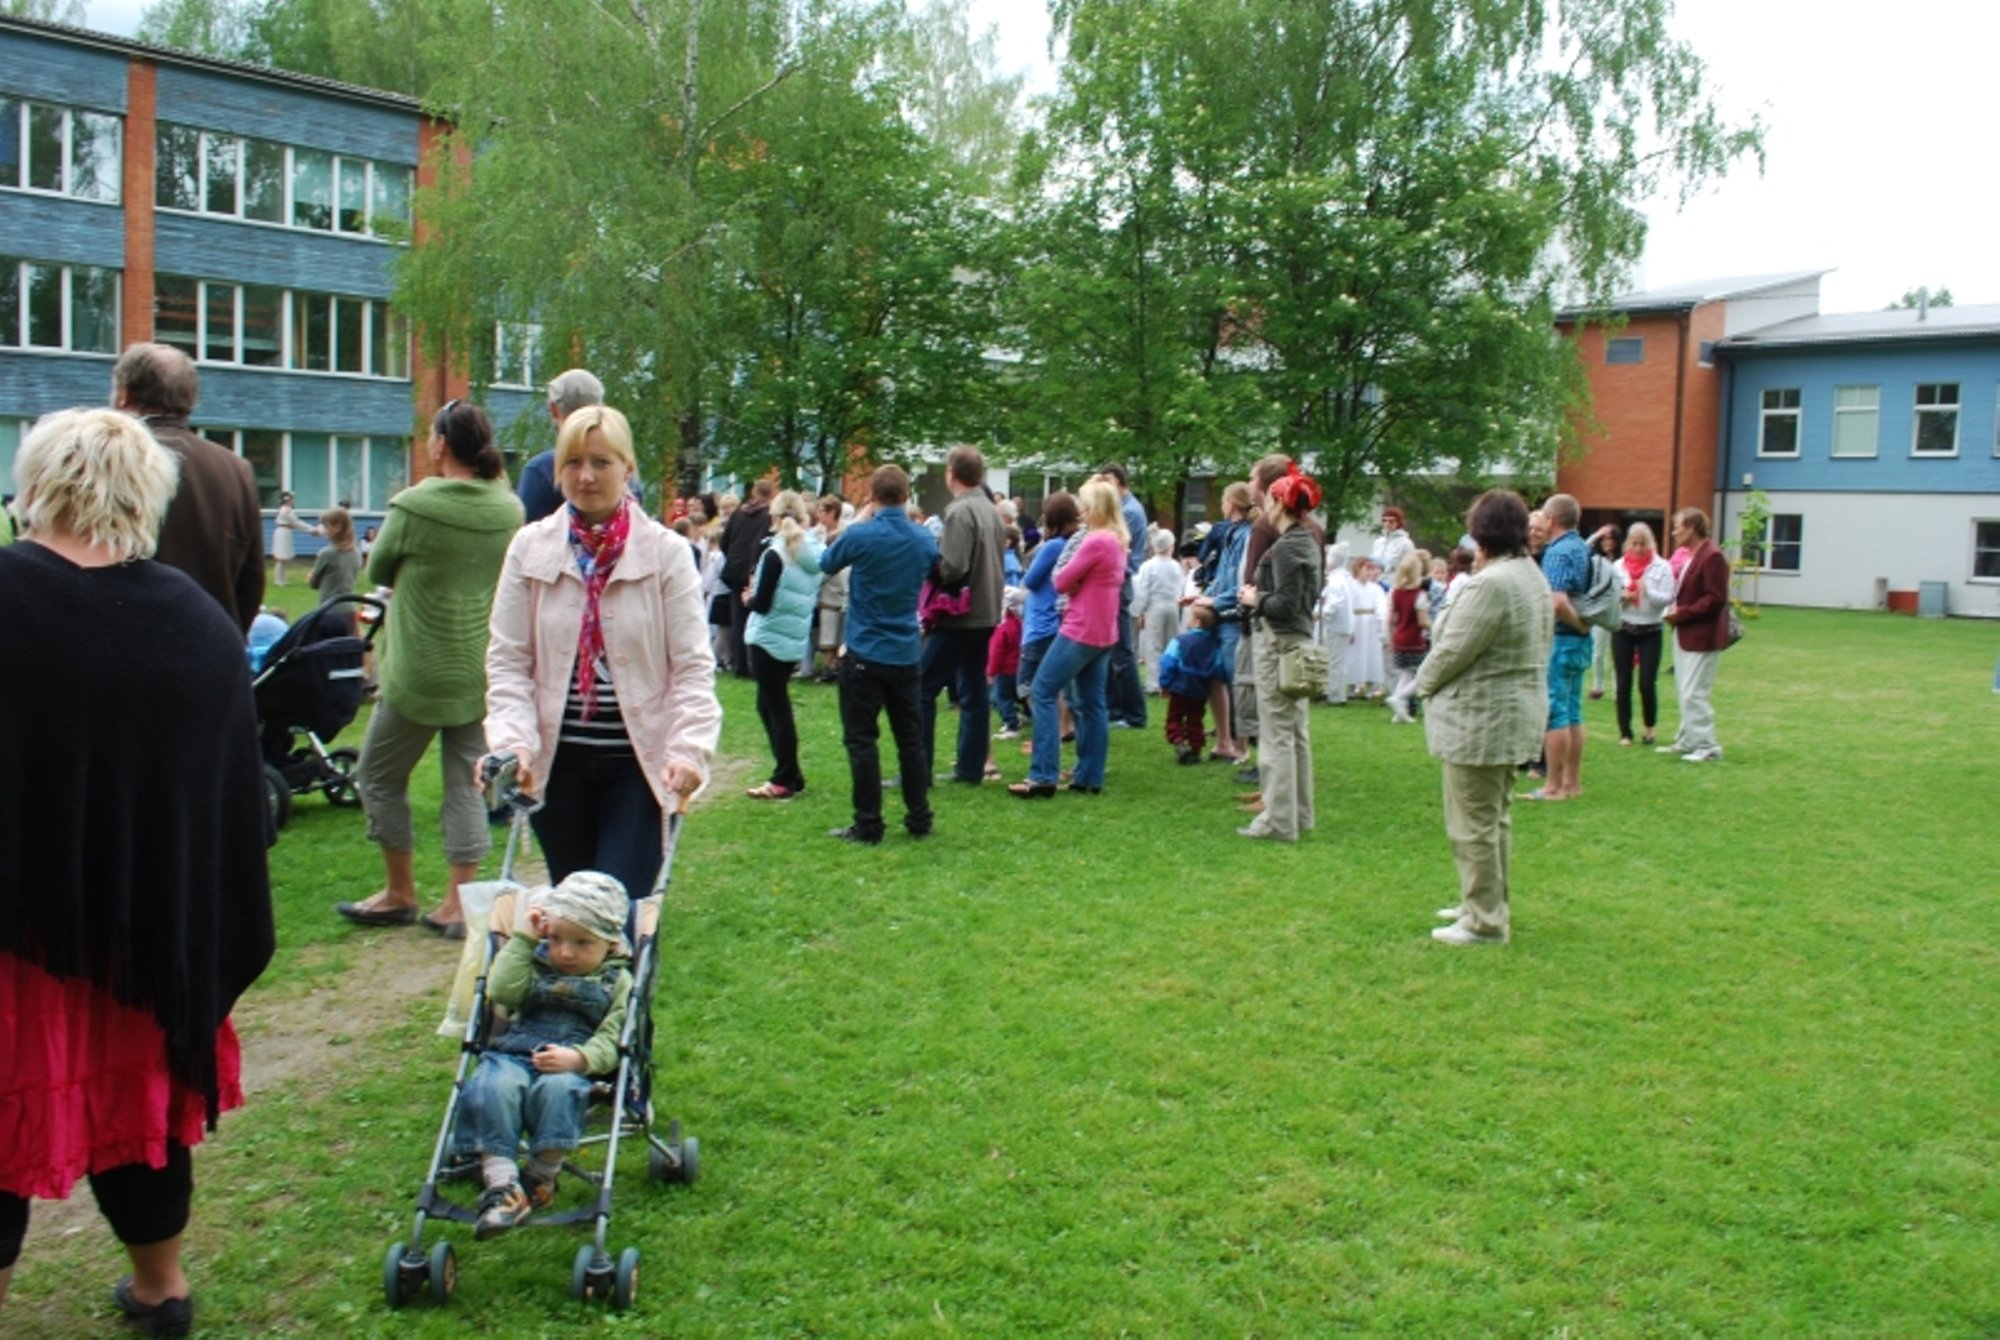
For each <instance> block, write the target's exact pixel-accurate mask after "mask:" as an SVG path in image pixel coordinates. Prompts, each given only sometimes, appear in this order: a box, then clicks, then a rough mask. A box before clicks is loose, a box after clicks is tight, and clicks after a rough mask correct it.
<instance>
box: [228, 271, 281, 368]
mask: <svg viewBox="0 0 2000 1340" xmlns="http://www.w3.org/2000/svg"><path fill="white" fill-rule="evenodd" d="M242 291H243V319H242V332H243V338H242V343H241V346H240V348H239V350H238V357H239V358H240V359H241V360H242V362H243V364H244V366H246V367H253V368H275V367H281V366H283V364H284V361H285V291H284V290H283V289H281V288H265V287H263V286H262V285H260V284H245V285H244V286H243V290H242Z"/></svg>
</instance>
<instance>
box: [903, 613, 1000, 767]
mask: <svg viewBox="0 0 2000 1340" xmlns="http://www.w3.org/2000/svg"><path fill="white" fill-rule="evenodd" d="M992 640H993V630H992V629H991V628H933V629H931V631H930V632H929V633H928V634H926V635H925V637H924V650H923V656H922V659H921V660H919V661H918V662H917V664H918V666H919V667H920V668H921V671H922V674H923V682H922V686H921V688H920V689H919V690H918V693H919V702H918V711H919V714H920V715H921V717H922V719H923V728H924V762H925V764H926V765H927V770H928V771H932V772H935V771H936V769H937V700H938V694H939V693H940V692H942V691H943V690H944V689H945V688H946V687H947V686H949V687H950V688H951V690H952V699H953V701H954V702H956V703H957V704H958V746H957V752H956V754H955V755H954V761H953V763H952V768H951V775H952V776H954V777H956V778H958V779H959V780H960V781H962V782H976V781H978V780H980V778H982V777H984V776H985V775H986V750H987V746H988V745H989V744H990V743H991V742H992V738H993V737H992V723H991V722H989V721H988V720H987V719H986V648H987V644H988V643H990V642H992Z"/></svg>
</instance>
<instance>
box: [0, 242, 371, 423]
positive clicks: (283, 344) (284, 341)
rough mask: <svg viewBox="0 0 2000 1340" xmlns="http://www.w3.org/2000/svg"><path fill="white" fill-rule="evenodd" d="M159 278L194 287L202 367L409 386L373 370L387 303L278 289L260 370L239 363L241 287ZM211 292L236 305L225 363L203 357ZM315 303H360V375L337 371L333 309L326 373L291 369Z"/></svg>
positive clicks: (196, 338) (230, 283)
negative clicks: (267, 356)
mask: <svg viewBox="0 0 2000 1340" xmlns="http://www.w3.org/2000/svg"><path fill="white" fill-rule="evenodd" d="M65 269H67V267H65ZM162 278H166V279H175V280H185V281H188V282H191V283H193V284H194V286H195V297H194V302H195V323H194V347H195V351H196V352H195V360H194V361H195V362H196V363H197V364H204V365H206V366H209V367H239V368H247V369H250V370H251V371H255V372H286V373H293V374H303V375H305V376H308V377H366V378H368V379H370V380H372V381H388V382H407V381H409V380H410V372H409V369H408V367H407V366H406V367H405V368H404V370H403V371H402V372H401V373H400V374H398V373H395V372H385V371H383V370H381V369H378V368H377V367H376V366H375V338H374V333H375V323H376V321H378V320H382V319H386V317H387V316H388V315H389V314H390V308H389V302H388V300H387V299H386V298H368V297H363V296H361V295H359V294H352V293H313V292H308V291H304V290H299V289H281V290H279V292H280V294H281V295H282V296H281V300H280V304H279V315H278V361H277V362H276V363H273V364H269V365H260V364H255V363H246V362H244V361H243V290H244V287H245V286H244V285H242V284H239V283H235V282H233V281H230V280H223V279H193V278H192V277H191V276H188V275H164V276H162ZM120 281H121V283H122V281H123V276H122V275H121V276H120ZM15 282H16V283H17V284H19V283H20V282H21V281H20V279H19V278H18V268H17V278H16V280H15ZM64 284H65V288H64V305H63V314H64V321H65V323H67V321H68V314H69V297H68V288H67V284H68V281H67V279H65V281H64ZM215 287H223V288H227V289H229V290H230V291H231V295H232V301H233V303H234V312H235V321H236V333H235V337H234V339H233V340H232V341H231V352H232V354H233V357H231V358H229V359H226V360H225V359H214V358H210V357H208V356H207V355H208V295H209V290H210V289H211V288H215ZM265 287H272V286H269V285H266V286H265ZM121 294H122V289H121ZM315 299H316V300H318V301H320V302H326V303H331V301H332V300H334V299H338V300H340V301H341V302H358V303H360V304H362V308H361V367H362V370H361V371H360V372H342V371H339V358H340V332H339V329H338V327H339V323H338V322H337V321H336V320H335V319H334V312H333V308H332V307H331V306H329V307H328V308H327V346H326V347H327V363H328V366H327V367H325V368H303V367H297V366H294V364H295V362H296V356H297V353H298V351H297V350H296V349H295V348H294V347H293V346H294V344H295V343H296V342H295V341H294V339H293V338H292V336H293V318H294V317H295V315H296V313H297V307H298V303H299V302H300V301H302V300H315ZM22 302H23V303H24V304H25V302H26V296H25V294H23V296H22ZM25 310H26V309H25V306H24V307H23V311H24V313H25ZM22 319H23V320H24V321H25V320H26V317H25V315H24V316H23V318H22ZM64 335H65V338H67V336H68V326H67V324H65V326H64ZM36 347H37V348H39V347H41V346H36ZM408 356H409V350H408V348H407V346H406V347H405V349H404V359H405V362H406V363H407V361H408ZM218 431H220V430H218ZM287 450H289V447H288V448H287Z"/></svg>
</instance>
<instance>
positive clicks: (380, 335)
mask: <svg viewBox="0 0 2000 1340" xmlns="http://www.w3.org/2000/svg"><path fill="white" fill-rule="evenodd" d="M373 317H374V319H373V322H372V324H371V325H370V326H369V342H370V345H371V348H370V350H369V355H368V360H369V361H368V365H369V367H370V368H372V369H373V370H374V373H375V375H376V376H378V377H408V376H409V375H410V337H409V332H408V330H407V329H405V327H404V325H403V318H402V317H400V316H397V315H396V314H395V313H394V312H392V311H390V310H389V308H388V305H387V304H385V303H379V302H378V303H376V304H375V310H374V313H373Z"/></svg>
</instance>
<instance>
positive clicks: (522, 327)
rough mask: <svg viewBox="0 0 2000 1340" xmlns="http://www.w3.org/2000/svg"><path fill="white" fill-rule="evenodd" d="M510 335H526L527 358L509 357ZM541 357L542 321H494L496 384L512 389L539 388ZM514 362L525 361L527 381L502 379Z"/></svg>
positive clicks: (494, 375) (518, 336)
mask: <svg viewBox="0 0 2000 1340" xmlns="http://www.w3.org/2000/svg"><path fill="white" fill-rule="evenodd" d="M509 336H514V337H516V338H520V337H525V339H524V340H523V342H524V343H525V344H526V345H527V348H528V356H527V358H526V359H509V358H508V357H507V352H508V344H509ZM541 359H542V327H541V323H540V322H537V321H496V322H494V323H493V384H494V385H495V386H502V387H506V388H507V389H508V390H510V391H511V390H523V391H533V390H535V389H537V388H538V387H539V386H540V385H541V382H540V380H539V379H540V377H541V375H542V369H541V366H540V364H541ZM514 362H521V363H525V365H526V367H527V380H526V381H514V382H510V381H502V380H501V377H502V376H503V375H504V373H505V371H506V369H507V367H508V365H509V364H510V363H514Z"/></svg>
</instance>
